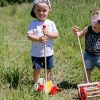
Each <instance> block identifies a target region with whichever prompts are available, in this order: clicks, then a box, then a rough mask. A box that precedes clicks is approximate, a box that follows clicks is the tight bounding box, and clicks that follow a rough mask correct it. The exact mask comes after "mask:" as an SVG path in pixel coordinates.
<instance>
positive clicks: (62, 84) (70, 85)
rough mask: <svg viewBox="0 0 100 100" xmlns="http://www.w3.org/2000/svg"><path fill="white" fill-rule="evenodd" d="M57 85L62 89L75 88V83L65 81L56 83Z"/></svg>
mask: <svg viewBox="0 0 100 100" xmlns="http://www.w3.org/2000/svg"><path fill="white" fill-rule="evenodd" d="M57 86H58V87H60V88H62V89H70V88H73V89H77V84H72V83H68V82H67V81H62V82H60V83H59V84H57Z"/></svg>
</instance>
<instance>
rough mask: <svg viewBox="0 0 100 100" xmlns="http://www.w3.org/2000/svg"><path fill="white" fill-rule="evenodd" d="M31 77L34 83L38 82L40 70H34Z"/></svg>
mask: <svg viewBox="0 0 100 100" xmlns="http://www.w3.org/2000/svg"><path fill="white" fill-rule="evenodd" d="M33 77H34V82H35V83H36V82H38V79H39V77H40V69H34V73H33Z"/></svg>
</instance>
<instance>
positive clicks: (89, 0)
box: [0, 0, 100, 100]
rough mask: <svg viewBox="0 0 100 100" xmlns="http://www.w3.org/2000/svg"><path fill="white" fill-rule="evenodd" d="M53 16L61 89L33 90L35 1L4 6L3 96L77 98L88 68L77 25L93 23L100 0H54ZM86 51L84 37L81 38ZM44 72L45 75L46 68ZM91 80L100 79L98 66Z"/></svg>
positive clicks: (0, 99)
mask: <svg viewBox="0 0 100 100" xmlns="http://www.w3.org/2000/svg"><path fill="white" fill-rule="evenodd" d="M51 4H52V12H51V13H50V16H49V18H50V19H51V20H53V21H54V22H55V23H56V26H57V29H58V31H59V37H58V38H57V39H56V40H55V41H54V51H55V53H54V63H55V67H54V68H53V70H52V72H53V74H54V78H55V80H56V82H57V84H58V86H59V87H61V88H62V89H63V91H62V92H61V93H58V94H57V95H54V96H46V95H44V94H43V93H38V92H36V91H34V90H33V83H32V76H33V70H32V67H31V66H32V63H31V57H30V47H31V41H29V40H28V39H27V35H26V32H27V28H28V25H29V23H30V22H31V20H33V18H32V17H31V16H30V11H31V9H32V3H23V4H20V5H17V4H15V5H9V6H7V7H0V100H73V99H74V98H75V97H77V84H80V83H83V76H84V69H83V64H82V59H81V56H80V50H79V45H78V41H77V37H76V36H75V35H74V34H73V33H72V31H71V28H72V26H73V25H78V26H79V27H80V30H81V29H82V28H84V27H85V26H87V25H89V24H90V10H91V9H99V10H100V1H99V0H52V2H51ZM81 44H82V48H83V51H84V38H83V39H81ZM41 76H44V71H43V70H42V72H41ZM91 81H94V82H95V81H100V72H99V71H98V70H97V69H96V68H95V69H94V71H93V73H92V78H91Z"/></svg>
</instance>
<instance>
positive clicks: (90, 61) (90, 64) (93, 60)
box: [84, 52, 100, 70]
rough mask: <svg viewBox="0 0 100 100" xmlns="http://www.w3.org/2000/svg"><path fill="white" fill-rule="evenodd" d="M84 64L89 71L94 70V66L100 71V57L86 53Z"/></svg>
mask: <svg viewBox="0 0 100 100" xmlns="http://www.w3.org/2000/svg"><path fill="white" fill-rule="evenodd" d="M84 62H85V66H86V69H87V70H93V68H94V66H96V67H97V68H99V69H100V55H93V54H89V53H88V52H85V53H84Z"/></svg>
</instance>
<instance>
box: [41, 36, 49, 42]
mask: <svg viewBox="0 0 100 100" xmlns="http://www.w3.org/2000/svg"><path fill="white" fill-rule="evenodd" d="M47 39H48V38H47V36H46V35H45V36H42V37H40V40H41V42H42V43H46V42H47Z"/></svg>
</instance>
